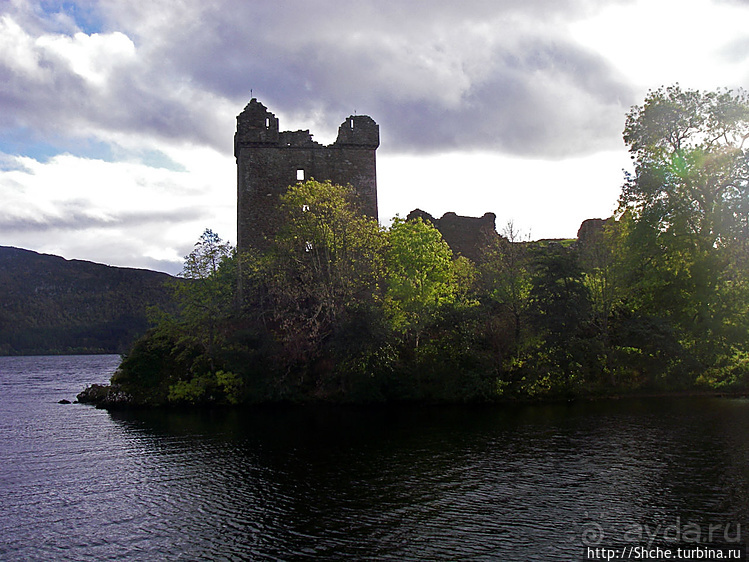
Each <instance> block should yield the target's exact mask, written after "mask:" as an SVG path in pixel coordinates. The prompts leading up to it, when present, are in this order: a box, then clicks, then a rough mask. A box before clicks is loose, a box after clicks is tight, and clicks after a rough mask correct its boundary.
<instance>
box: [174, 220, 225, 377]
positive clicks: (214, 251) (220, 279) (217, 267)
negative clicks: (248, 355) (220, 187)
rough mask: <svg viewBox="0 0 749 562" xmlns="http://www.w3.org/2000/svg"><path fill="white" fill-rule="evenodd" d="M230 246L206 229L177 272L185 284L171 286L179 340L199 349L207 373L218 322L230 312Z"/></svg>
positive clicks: (212, 363)
mask: <svg viewBox="0 0 749 562" xmlns="http://www.w3.org/2000/svg"><path fill="white" fill-rule="evenodd" d="M233 253H234V249H233V247H232V246H231V245H230V244H229V243H227V242H224V241H223V240H222V239H221V237H220V236H219V235H218V234H216V233H215V232H213V231H212V230H211V229H206V230H205V231H204V232H203V234H202V235H201V236H200V238H199V239H198V241H197V242H196V243H195V247H194V249H193V251H192V252H190V253H189V254H188V255H187V256H185V263H184V266H183V268H182V271H181V273H180V277H182V278H183V279H184V280H185V282H179V283H175V285H174V290H175V297H176V301H177V303H178V305H179V319H178V321H179V323H180V331H181V332H182V333H183V334H184V336H183V337H186V338H188V339H191V340H193V341H194V342H195V343H197V344H199V345H200V346H202V348H203V349H204V352H205V355H206V357H207V359H208V362H209V365H210V370H211V372H215V370H216V366H215V358H216V352H217V348H218V347H219V345H220V343H221V341H222V334H221V331H220V330H219V325H220V324H221V322H222V321H223V320H224V319H225V318H226V317H227V316H228V315H229V314H230V313H231V311H232V305H233V299H234V290H235V287H236V275H235V267H234V262H233V260H232V258H233Z"/></svg>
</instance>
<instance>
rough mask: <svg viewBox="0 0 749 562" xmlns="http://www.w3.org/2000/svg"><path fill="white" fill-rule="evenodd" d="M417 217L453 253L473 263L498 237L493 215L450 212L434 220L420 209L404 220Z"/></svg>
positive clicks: (478, 259) (409, 214) (479, 258)
mask: <svg viewBox="0 0 749 562" xmlns="http://www.w3.org/2000/svg"><path fill="white" fill-rule="evenodd" d="M417 217H419V218H421V220H423V221H425V222H430V223H432V224H433V225H434V226H435V228H436V229H437V230H439V231H440V234H442V238H443V239H444V241H445V242H447V245H448V246H450V249H451V250H452V251H453V253H455V254H458V255H461V256H465V257H466V258H468V259H470V260H473V261H475V262H476V261H480V260H481V252H482V250H483V249H484V248H486V246H487V245H488V244H489V243H490V242H491V240H492V239H493V238H497V237H499V234H497V228H496V221H497V216H496V215H495V214H494V213H485V214H484V216H482V217H464V216H461V215H456V214H455V213H452V212H451V213H445V214H444V215H442V218H440V219H436V218H434V217H433V216H432V215H430V214H429V213H427V212H425V211H422V210H421V209H415V210H413V211H411V212H410V213H408V216H407V217H406V220H413V219H415V218H417Z"/></svg>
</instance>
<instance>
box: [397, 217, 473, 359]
mask: <svg viewBox="0 0 749 562" xmlns="http://www.w3.org/2000/svg"><path fill="white" fill-rule="evenodd" d="M385 262H386V268H387V281H386V282H387V290H386V293H385V295H386V296H385V298H386V306H387V310H388V314H389V316H390V319H391V322H392V324H393V327H394V328H395V329H396V330H398V331H400V332H402V333H404V334H409V335H410V336H411V337H412V339H413V341H414V345H415V346H416V347H418V346H419V338H420V336H421V334H422V332H423V331H424V329H425V327H426V326H428V325H429V324H430V323H431V322H433V321H434V319H435V318H436V315H437V314H438V313H439V311H440V308H441V307H442V306H443V305H445V304H448V303H452V302H454V301H455V298H456V286H455V284H454V283H453V275H454V273H455V272H456V269H455V266H454V265H453V264H454V262H453V256H452V250H450V247H449V246H448V245H447V243H446V242H445V241H444V240H443V239H442V235H441V234H440V232H439V230H437V229H436V228H435V227H434V226H433V225H431V224H429V223H426V222H424V221H423V220H422V219H421V217H419V218H416V219H415V220H404V219H401V218H400V217H395V219H393V223H392V225H391V227H390V230H389V231H388V232H387V249H386V257H385ZM461 264H463V262H461ZM463 265H464V264H463Z"/></svg>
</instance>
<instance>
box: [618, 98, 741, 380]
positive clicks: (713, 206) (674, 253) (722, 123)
mask: <svg viewBox="0 0 749 562" xmlns="http://www.w3.org/2000/svg"><path fill="white" fill-rule="evenodd" d="M747 138H749V98H748V97H747V95H746V94H745V93H744V92H738V93H735V92H732V91H716V92H699V91H695V90H683V89H681V88H680V87H679V86H678V85H676V86H671V87H668V88H660V89H658V90H656V91H652V92H650V93H649V94H648V96H647V98H646V99H645V103H644V104H643V105H642V106H637V107H634V108H633V109H632V110H631V111H630V112H629V114H628V115H627V123H626V127H625V130H624V139H625V142H626V143H627V145H628V147H629V150H630V153H631V155H632V158H633V160H634V164H635V168H634V173H633V174H630V175H628V177H627V181H626V183H625V185H624V188H623V191H622V195H621V198H620V214H622V215H624V214H625V213H626V214H627V215H628V216H629V217H631V219H632V223H633V224H632V227H631V229H630V233H629V236H628V240H627V247H628V250H629V252H630V253H631V256H632V259H631V260H630V262H631V263H630V273H631V275H632V282H633V284H634V286H636V287H637V288H638V289H639V291H637V292H634V293H633V297H634V298H635V299H636V301H637V302H636V306H638V308H639V309H640V310H641V311H644V312H646V313H648V314H652V315H655V316H660V317H663V318H665V319H667V320H668V321H669V322H670V323H671V324H672V326H674V328H675V329H676V330H677V332H678V334H679V338H680V339H681V341H682V343H683V344H684V345H685V347H686V349H688V350H690V352H691V353H692V354H693V355H694V357H695V358H696V359H697V360H698V361H699V364H700V365H701V366H702V368H707V367H709V366H711V365H715V364H716V361H718V362H719V361H720V357H723V358H727V357H729V356H732V355H735V353H736V346H737V345H743V344H745V343H746V321H745V316H744V318H742V317H741V316H739V315H737V312H738V313H739V314H745V312H746V308H745V307H740V308H739V309H738V310H737V309H733V310H732V307H734V306H735V305H736V303H737V302H739V301H740V300H741V298H742V297H745V296H746V293H745V287H746V276H745V275H744V274H743V273H741V271H742V270H741V269H740V268H737V267H736V264H738V263H746V250H747V235H748V234H749V230H747V221H748V217H749V215H748V211H749V158H748V156H747V152H746V148H745V144H746V141H747ZM744 271H745V270H744ZM738 325H741V326H742V328H741V329H735V328H736V326H738Z"/></svg>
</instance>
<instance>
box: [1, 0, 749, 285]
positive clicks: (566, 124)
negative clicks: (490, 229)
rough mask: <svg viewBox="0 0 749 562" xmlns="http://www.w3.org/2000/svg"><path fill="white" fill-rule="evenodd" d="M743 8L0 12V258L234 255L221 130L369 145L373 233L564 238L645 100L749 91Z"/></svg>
mask: <svg viewBox="0 0 749 562" xmlns="http://www.w3.org/2000/svg"><path fill="white" fill-rule="evenodd" d="M747 29H749V0H462V1H461V2H455V1H454V0H399V1H390V0H314V1H311V0H211V1H210V2H206V1H205V0H148V1H146V0H142V1H136V0H130V1H128V0H78V1H69V2H66V1H59V0H36V1H34V0H0V245H2V246H15V247H20V248H26V249H30V250H35V251H38V252H44V253H51V254H56V255H61V256H63V257H65V258H68V259H85V260H90V261H96V262H100V263H106V264H109V265H116V266H127V267H139V268H148V269H155V270H159V271H165V272H168V273H177V272H179V271H180V269H181V266H182V263H183V260H184V256H185V255H187V254H188V253H189V252H190V251H191V249H192V247H193V244H194V243H195V242H196V241H197V239H198V238H199V237H200V235H201V234H202V232H203V231H204V230H205V229H206V228H210V229H212V230H213V231H215V232H217V233H218V234H219V235H220V236H221V237H222V238H223V239H225V240H229V241H230V242H235V241H236V163H235V160H234V156H233V136H234V130H235V126H236V116H237V114H239V113H240V112H241V111H242V109H243V108H244V106H245V105H246V104H247V103H248V102H249V100H250V98H251V97H253V96H254V97H256V98H257V99H258V100H259V101H261V102H262V103H263V104H264V105H265V106H266V107H268V109H269V110H270V111H272V112H273V113H275V114H276V116H277V117H278V118H279V120H280V128H281V130H297V129H309V130H310V131H311V132H312V134H313V136H314V139H315V140H317V141H318V142H322V143H325V144H328V143H331V142H333V141H334V140H335V135H336V132H337V129H338V126H339V125H340V124H341V123H342V122H343V121H344V120H345V119H346V118H347V117H348V116H349V115H352V114H359V115H363V114H366V115H370V116H371V117H372V118H373V119H375V121H377V123H379V125H380V139H381V144H380V148H379V149H378V151H377V170H378V193H379V212H380V222H381V223H382V224H383V225H387V224H389V222H390V220H391V219H392V217H393V216H395V215H396V214H397V215H400V216H405V215H407V214H408V213H409V212H410V211H411V210H413V209H415V208H420V209H422V210H424V211H426V212H428V213H431V214H432V215H434V216H436V217H440V216H441V215H442V214H444V213H445V212H448V211H453V212H456V213H458V214H461V215H468V216H481V215H483V214H484V213H486V212H493V213H495V214H496V215H497V230H498V231H499V232H500V233H501V232H502V231H503V230H504V229H505V228H506V227H507V225H508V224H509V223H510V222H511V223H512V224H513V225H514V229H515V230H516V231H520V233H521V235H522V237H523V238H526V239H540V238H571V237H574V236H575V235H576V233H577V229H578V228H579V226H580V223H581V222H582V221H583V220H585V219H588V218H605V217H608V216H610V215H611V214H612V213H613V212H614V211H615V209H616V205H617V198H618V196H619V192H620V190H621V186H622V183H623V178H624V171H625V170H627V169H629V167H630V159H629V156H628V153H627V151H626V147H625V145H624V143H623V141H622V130H623V128H624V123H625V118H626V114H627V112H628V111H629V110H630V108H631V107H632V106H634V105H637V104H642V103H643V101H644V98H645V96H646V94H647V92H648V90H652V89H657V88H658V87H660V86H663V85H665V86H668V85H672V84H675V83H679V84H680V85H681V86H682V87H683V88H692V89H700V90H716V89H719V88H730V89H734V90H736V89H740V88H742V87H743V88H747V87H748V86H749V34H748V33H747V31H746V30H747Z"/></svg>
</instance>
